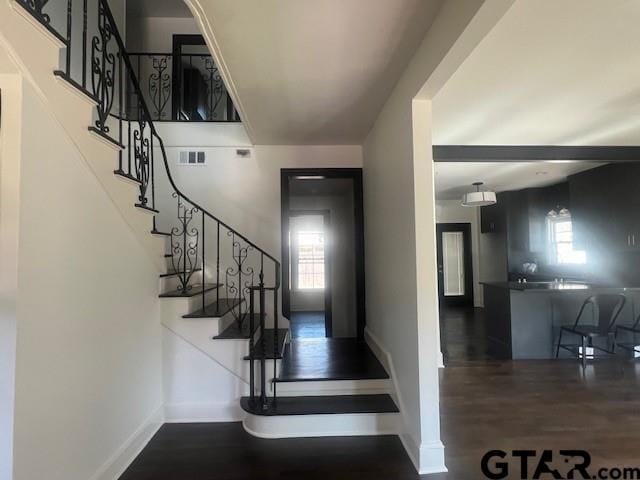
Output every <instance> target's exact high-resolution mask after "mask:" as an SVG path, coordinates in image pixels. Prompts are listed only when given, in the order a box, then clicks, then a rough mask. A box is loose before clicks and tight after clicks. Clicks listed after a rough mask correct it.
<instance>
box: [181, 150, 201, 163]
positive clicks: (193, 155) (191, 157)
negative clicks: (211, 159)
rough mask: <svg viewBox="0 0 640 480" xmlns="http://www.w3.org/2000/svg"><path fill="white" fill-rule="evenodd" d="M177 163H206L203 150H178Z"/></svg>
mask: <svg viewBox="0 0 640 480" xmlns="http://www.w3.org/2000/svg"><path fill="white" fill-rule="evenodd" d="M178 164H179V165H190V166H192V165H206V164H207V158H206V156H205V154H204V152H186V151H183V152H180V158H179V159H178Z"/></svg>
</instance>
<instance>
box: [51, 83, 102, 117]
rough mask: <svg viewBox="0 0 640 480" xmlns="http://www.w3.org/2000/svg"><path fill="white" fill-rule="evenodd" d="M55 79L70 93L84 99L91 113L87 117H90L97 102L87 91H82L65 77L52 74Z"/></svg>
mask: <svg viewBox="0 0 640 480" xmlns="http://www.w3.org/2000/svg"><path fill="white" fill-rule="evenodd" d="M53 77H54V78H55V79H56V81H57V82H58V83H59V84H60V85H62V86H63V87H64V88H66V89H67V90H69V92H71V93H72V94H74V95H75V96H76V97H78V98H79V99H80V100H82V101H84V102H85V103H86V104H87V105H88V106H89V107H90V108H91V113H90V114H89V118H91V114H93V109H94V108H96V104H97V102H96V101H95V100H94V99H93V98H91V97H90V96H89V95H88V94H87V92H83V91H82V90H80V89H79V88H76V87H75V86H73V85H72V84H71V83H69V82H68V81H67V80H66V79H64V78H62V77H61V76H59V75H54V76H53ZM89 124H91V121H89Z"/></svg>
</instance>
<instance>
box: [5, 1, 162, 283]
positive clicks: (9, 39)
mask: <svg viewBox="0 0 640 480" xmlns="http://www.w3.org/2000/svg"><path fill="white" fill-rule="evenodd" d="M34 28H35V29H36V30H37V32H34ZM0 32H1V33H0V48H3V49H4V50H6V52H7V54H8V55H9V57H10V58H11V59H12V61H13V62H14V63H15V65H16V67H17V68H18V69H19V71H20V73H21V75H22V76H23V78H24V79H25V80H26V81H28V82H29V83H30V84H31V85H32V86H33V88H34V89H35V91H36V92H37V93H38V95H39V96H40V99H41V101H42V102H43V104H44V105H46V107H47V108H48V110H49V111H50V112H51V114H52V115H53V117H54V118H55V120H56V121H57V122H58V124H59V125H60V126H61V128H62V129H63V130H64V131H65V132H66V134H67V136H68V139H69V141H70V142H71V144H72V145H73V146H74V148H75V149H76V150H77V151H78V153H79V155H80V157H81V158H82V159H84V161H85V162H86V165H87V166H88V167H89V169H90V170H91V171H92V172H93V174H94V175H95V176H96V178H97V179H98V182H99V183H100V185H101V186H102V188H103V189H104V191H105V192H106V194H107V195H108V197H109V198H110V199H111V201H112V202H113V204H114V205H115V207H116V209H117V210H118V211H119V213H120V215H121V216H122V217H123V219H124V220H125V223H126V224H127V225H128V226H129V228H130V229H131V231H132V232H133V234H134V235H135V237H136V239H137V240H138V242H140V243H141V244H142V246H143V248H144V250H145V251H146V252H147V253H148V254H149V255H150V257H151V259H152V261H153V262H154V264H155V265H156V266H157V267H158V271H159V272H162V271H163V269H164V264H165V261H164V257H163V255H164V253H165V252H164V245H165V243H164V240H163V239H162V238H158V237H155V236H153V235H150V234H149V231H150V230H151V228H152V216H151V215H149V213H148V212H144V211H142V210H141V209H138V208H135V207H134V204H135V203H136V201H137V191H138V188H137V187H136V185H135V184H133V183H130V182H126V181H122V180H120V179H118V178H117V176H116V175H114V173H113V172H114V170H115V169H116V168H117V162H118V151H119V147H117V146H116V145H114V144H111V143H110V142H107V141H106V140H104V139H102V138H101V137H99V136H98V135H96V134H92V133H90V132H89V131H88V127H89V126H90V125H92V124H93V115H94V109H95V104H94V103H93V101H92V100H91V99H90V98H89V97H87V96H86V95H84V94H83V93H82V92H80V91H79V90H77V89H76V88H74V87H72V86H71V85H69V84H68V83H67V82H66V81H64V80H62V79H60V78H58V77H56V76H54V74H53V72H54V71H55V70H57V69H58V68H59V66H60V65H59V64H60V56H61V52H62V51H64V49H63V46H62V45H61V44H60V42H59V41H58V40H57V39H56V38H55V37H53V35H51V33H50V32H48V31H47V30H46V29H45V28H44V27H43V26H42V25H40V24H39V23H38V22H37V21H35V20H33V18H32V17H31V16H30V14H29V13H27V12H25V11H24V10H23V9H22V7H21V6H19V5H17V4H16V3H15V2H13V1H12V0H2V1H0ZM25 39H28V41H25ZM43 160H44V159H43ZM156 160H158V159H156Z"/></svg>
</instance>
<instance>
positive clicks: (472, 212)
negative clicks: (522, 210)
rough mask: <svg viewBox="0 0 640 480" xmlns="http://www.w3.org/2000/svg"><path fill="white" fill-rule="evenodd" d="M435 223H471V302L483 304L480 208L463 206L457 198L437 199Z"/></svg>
mask: <svg viewBox="0 0 640 480" xmlns="http://www.w3.org/2000/svg"><path fill="white" fill-rule="evenodd" d="M436 222H437V223H470V224H471V255H472V259H473V262H472V263H473V267H472V268H473V304H474V305H475V306H476V307H481V306H482V305H483V301H482V286H481V285H480V281H481V269H480V262H481V260H480V255H481V254H480V210H479V209H477V208H469V207H463V206H462V205H460V201H459V200H439V201H438V202H437V203H436Z"/></svg>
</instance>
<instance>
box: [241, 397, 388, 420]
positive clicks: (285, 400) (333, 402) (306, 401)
mask: <svg viewBox="0 0 640 480" xmlns="http://www.w3.org/2000/svg"><path fill="white" fill-rule="evenodd" d="M240 405H241V406H242V408H243V410H244V411H246V412H248V413H251V414H253V415H260V416H279V415H329V414H330V415H344V414H354V413H361V414H364V413H398V412H399V411H400V410H398V407H397V406H396V404H395V402H394V401H393V399H392V398H391V396H390V395H387V394H380V395H336V396H317V397H278V398H277V399H276V401H275V402H274V400H273V398H269V399H268V402H267V408H263V407H262V406H261V405H260V402H259V398H258V397H256V399H255V402H254V403H253V404H252V402H251V398H250V397H242V399H241V400H240Z"/></svg>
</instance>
